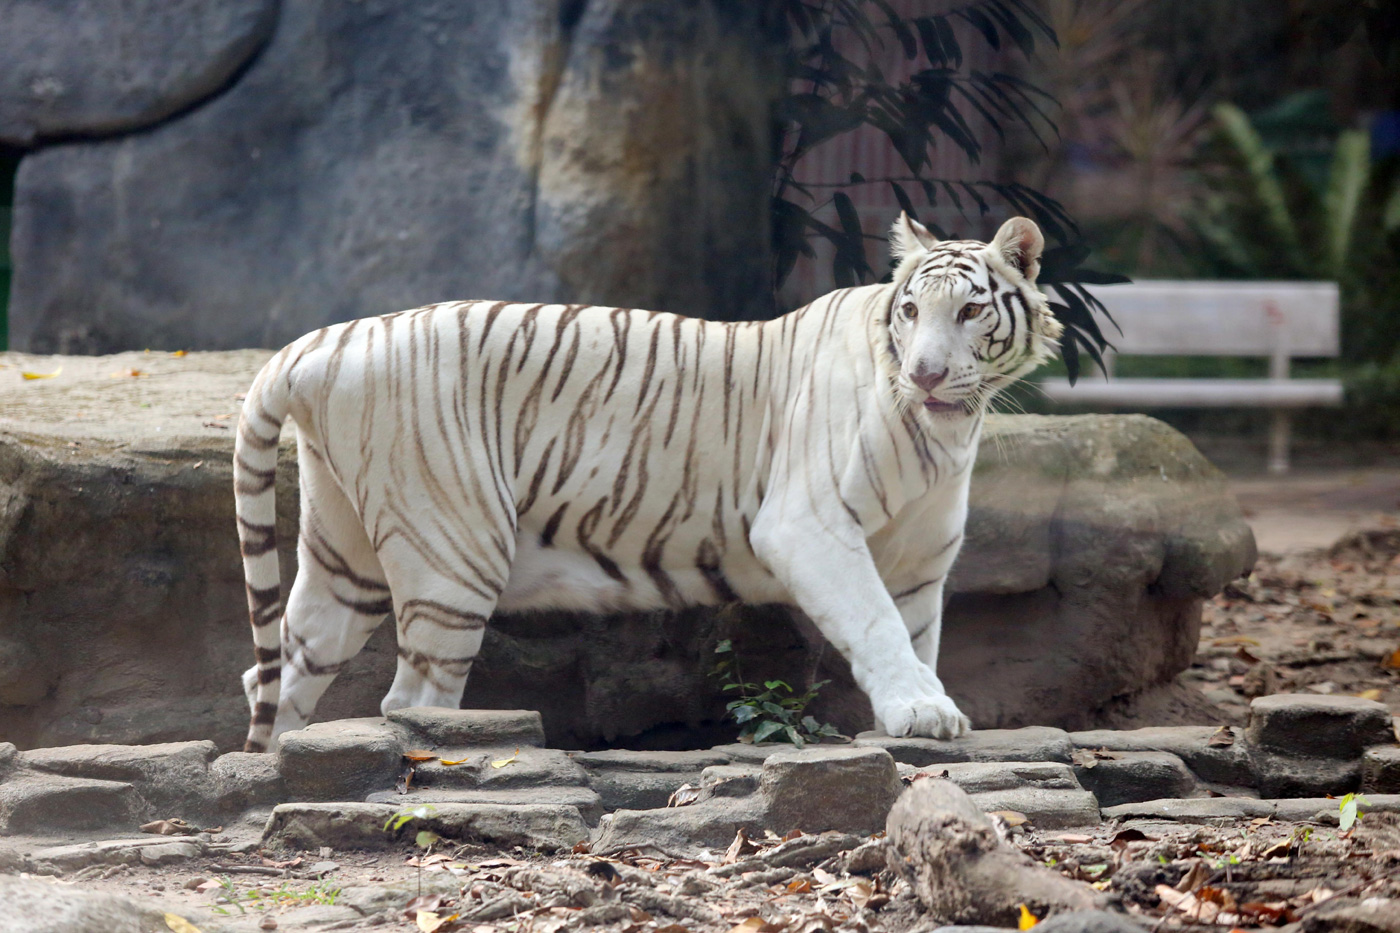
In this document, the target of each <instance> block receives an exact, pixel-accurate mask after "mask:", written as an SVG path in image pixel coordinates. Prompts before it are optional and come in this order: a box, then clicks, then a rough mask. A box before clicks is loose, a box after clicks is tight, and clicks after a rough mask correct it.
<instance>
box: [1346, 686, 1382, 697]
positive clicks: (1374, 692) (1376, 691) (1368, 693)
mask: <svg viewBox="0 0 1400 933" xmlns="http://www.w3.org/2000/svg"><path fill="white" fill-rule="evenodd" d="M1352 696H1354V697H1359V698H1360V699H1362V700H1379V699H1380V698H1381V691H1380V688H1378V687H1372V688H1371V689H1370V690H1362V691H1361V692H1360V693H1354V694H1352Z"/></svg>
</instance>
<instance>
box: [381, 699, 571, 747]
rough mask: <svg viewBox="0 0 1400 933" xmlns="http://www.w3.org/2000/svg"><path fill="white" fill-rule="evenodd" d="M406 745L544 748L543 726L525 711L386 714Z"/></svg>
mask: <svg viewBox="0 0 1400 933" xmlns="http://www.w3.org/2000/svg"><path fill="white" fill-rule="evenodd" d="M388 718H389V722H391V723H393V724H395V725H397V726H400V727H402V728H403V729H404V730H405V731H406V733H407V736H408V739H409V741H410V742H411V743H412V744H414V745H423V746H426V747H428V748H436V747H452V748H477V747H496V746H516V745H529V746H533V747H541V746H543V745H544V722H543V720H541V719H540V714H539V713H537V712H536V711H534V710H528V709H444V708H442V707H436V706H415V707H411V708H409V709H397V710H394V711H392V712H391V713H389V717H388Z"/></svg>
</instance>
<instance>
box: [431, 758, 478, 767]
mask: <svg viewBox="0 0 1400 933" xmlns="http://www.w3.org/2000/svg"><path fill="white" fill-rule="evenodd" d="M475 760H476V759H474V758H458V759H457V760H456V761H448V760H447V759H446V758H439V759H438V764H440V765H443V766H444V767H447V768H455V767H457V765H464V764H466V763H467V762H469V761H475Z"/></svg>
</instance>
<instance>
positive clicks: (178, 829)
mask: <svg viewBox="0 0 1400 933" xmlns="http://www.w3.org/2000/svg"><path fill="white" fill-rule="evenodd" d="M141 832H143V833H154V834H155V835H157V836H193V835H194V834H195V833H198V832H199V830H198V829H196V828H195V827H193V826H191V825H190V824H189V823H186V822H185V821H184V820H182V819H180V818H179V817H171V818H170V819H168V820H152V821H151V822H149V823H142V824H141Z"/></svg>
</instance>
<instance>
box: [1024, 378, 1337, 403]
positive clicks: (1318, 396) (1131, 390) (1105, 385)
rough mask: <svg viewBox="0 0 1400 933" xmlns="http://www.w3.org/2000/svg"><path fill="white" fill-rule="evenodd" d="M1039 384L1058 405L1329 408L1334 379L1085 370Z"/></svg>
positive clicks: (1334, 392) (1334, 393)
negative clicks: (1122, 374) (1126, 375)
mask: <svg viewBox="0 0 1400 933" xmlns="http://www.w3.org/2000/svg"><path fill="white" fill-rule="evenodd" d="M1040 388H1041V390H1042V391H1043V392H1044V393H1045V395H1046V397H1047V398H1049V399H1050V400H1051V401H1053V402H1055V403H1057V404H1061V405H1086V406H1091V407H1095V408H1098V407H1110V408H1335V407H1337V406H1339V405H1341V404H1342V384H1341V382H1340V381H1338V380H1336V379H1123V378H1119V377H1116V376H1115V377H1114V378H1113V379H1111V380H1108V381H1105V380H1104V378H1103V377H1102V376H1100V375H1098V374H1088V373H1086V374H1085V375H1084V376H1083V377H1082V378H1081V379H1080V380H1079V381H1078V382H1077V383H1075V385H1074V386H1073V387H1071V386H1070V384H1069V380H1067V379H1046V380H1045V381H1044V382H1042V383H1040Z"/></svg>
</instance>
